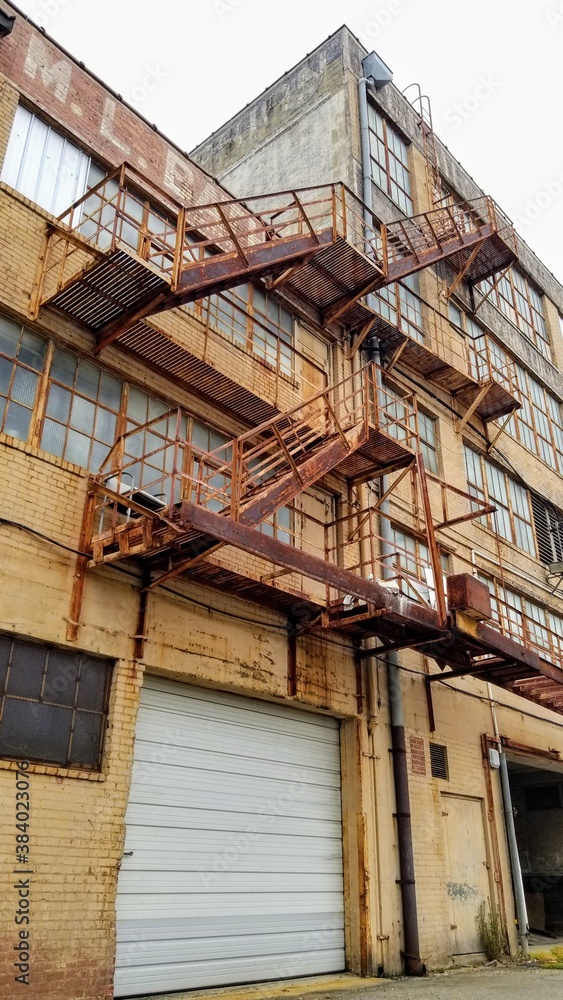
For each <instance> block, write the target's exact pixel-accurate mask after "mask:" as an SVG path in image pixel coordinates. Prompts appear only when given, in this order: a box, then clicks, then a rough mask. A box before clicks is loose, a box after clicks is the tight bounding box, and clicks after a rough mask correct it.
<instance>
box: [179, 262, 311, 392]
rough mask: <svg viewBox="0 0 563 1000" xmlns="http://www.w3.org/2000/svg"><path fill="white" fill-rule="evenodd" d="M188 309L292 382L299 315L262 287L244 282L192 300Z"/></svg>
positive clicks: (241, 348) (237, 345) (254, 357)
mask: <svg viewBox="0 0 563 1000" xmlns="http://www.w3.org/2000/svg"><path fill="white" fill-rule="evenodd" d="M241 289H244V290H245V292H244V294H241ZM260 296H263V299H264V308H263V309H261V308H260V307H259V305H258V301H259V297H260ZM270 305H272V306H273V307H275V309H276V310H277V312H278V321H277V322H276V321H274V319H273V318H271V317H270V316H269V309H270ZM186 309H189V310H190V311H191V312H194V313H195V315H196V316H197V317H198V319H200V320H201V321H202V322H203V323H205V325H206V326H207V325H209V326H210V327H211V328H212V329H213V330H215V331H216V332H217V333H219V335H220V336H223V337H225V338H226V339H227V340H228V341H229V342H230V343H232V344H233V345H234V346H235V347H238V348H239V350H243V351H245V352H247V353H249V354H251V355H252V357H253V359H255V360H257V361H260V362H261V363H262V364H265V365H267V366H268V367H269V368H271V369H272V370H274V371H278V372H279V374H280V375H282V376H283V377H284V378H287V379H289V380H290V381H293V379H294V378H295V314H294V313H293V312H292V310H291V309H288V307H287V306H286V305H285V304H284V303H283V302H282V301H281V300H280V299H279V298H278V297H277V296H275V295H272V294H271V293H270V292H268V291H267V290H266V289H265V288H262V286H260V285H258V284H257V283H255V282H252V281H248V282H244V283H242V284H240V285H237V286H235V288H232V289H230V290H229V291H226V292H219V293H217V294H215V295H209V296H206V297H205V298H203V299H199V300H197V301H196V302H193V303H190V304H189V305H187V306H186ZM283 314H285V316H287V317H288V320H289V323H288V325H289V326H290V329H285V328H284V326H283V319H282V316H283ZM225 317H226V322H225ZM229 319H230V321H229Z"/></svg>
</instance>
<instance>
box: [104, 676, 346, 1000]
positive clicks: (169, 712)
mask: <svg viewBox="0 0 563 1000" xmlns="http://www.w3.org/2000/svg"><path fill="white" fill-rule="evenodd" d="M126 824H127V835H126V843H125V855H124V858H123V864H122V868H121V872H120V876H119V883H118V894H117V959H116V977H115V993H116V996H118V997H126V996H136V995H143V994H150V993H160V992H166V991H173V990H180V989H194V988H203V987H212V986H222V985H228V984H236V983H245V982H258V981H260V980H271V979H284V978H294V977H299V976H307V975H316V974H321V973H330V972H339V971H341V970H343V969H344V966H345V958H344V898H343V875H342V826H341V802H340V747H339V732H338V724H337V723H336V722H335V721H334V720H333V719H328V718H325V717H321V716H317V715H312V714H309V713H304V712H299V711H296V710H295V709H292V708H289V709H288V708H284V707H280V706H277V705H269V704H267V703H265V702H259V701H251V700H250V699H247V698H242V697H239V696H236V695H229V694H224V693H222V692H216V691H208V690H206V689H203V688H190V687H188V686H186V685H182V684H177V683H174V682H172V681H162V680H158V679H155V678H147V680H146V681H145V685H144V687H143V689H142V692H141V705H140V710H139V719H138V723H137V731H136V741H135V759H134V766H133V776H132V785H131V793H130V798H129V805H128V809H127V816H126Z"/></svg>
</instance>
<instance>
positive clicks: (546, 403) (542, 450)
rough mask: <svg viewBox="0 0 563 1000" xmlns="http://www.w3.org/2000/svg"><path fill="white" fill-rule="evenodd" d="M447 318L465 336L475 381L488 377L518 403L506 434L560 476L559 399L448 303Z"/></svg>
mask: <svg viewBox="0 0 563 1000" xmlns="http://www.w3.org/2000/svg"><path fill="white" fill-rule="evenodd" d="M449 317H450V322H451V323H452V324H453V325H454V326H456V327H459V328H460V329H461V330H463V331H464V332H467V334H468V341H467V343H468V347H469V367H470V371H471V374H472V375H473V376H474V377H475V378H488V377H491V376H492V377H493V378H495V379H496V380H497V381H498V382H501V383H502V384H503V385H505V387H506V388H507V389H509V391H510V392H512V393H514V394H515V395H516V397H517V399H518V400H519V402H520V403H521V404H522V405H521V408H520V409H519V410H516V411H515V412H514V414H513V416H512V418H511V419H510V420H509V422H508V423H507V424H506V426H505V430H506V433H507V434H510V435H511V436H512V437H514V438H516V440H517V441H520V443H521V444H523V445H524V447H525V448H528V449H529V450H530V451H533V452H534V454H536V455H538V456H539V457H540V458H541V459H542V461H544V462H545V463H546V464H547V465H549V466H550V468H552V469H556V470H557V471H558V472H561V473H563V412H562V408H561V403H560V402H559V400H558V399H556V398H555V396H553V395H552V394H551V393H550V392H548V390H547V389H545V388H544V386H543V385H541V383H540V382H538V381H537V379H535V378H534V377H533V375H531V374H530V372H528V371H526V369H525V368H523V367H522V366H521V365H519V364H517V363H516V362H515V361H514V360H513V358H511V356H510V355H509V354H508V352H507V351H506V350H505V349H504V348H503V347H501V346H500V344H497V342H496V341H495V340H494V339H493V338H492V337H491V336H490V335H489V334H488V333H487V332H486V331H485V330H483V329H482V328H481V327H480V326H478V325H477V323H475V321H474V320H473V319H471V317H470V316H466V315H465V314H464V313H462V312H461V310H459V309H458V308H457V306H455V305H454V304H453V303H452V302H450V304H449Z"/></svg>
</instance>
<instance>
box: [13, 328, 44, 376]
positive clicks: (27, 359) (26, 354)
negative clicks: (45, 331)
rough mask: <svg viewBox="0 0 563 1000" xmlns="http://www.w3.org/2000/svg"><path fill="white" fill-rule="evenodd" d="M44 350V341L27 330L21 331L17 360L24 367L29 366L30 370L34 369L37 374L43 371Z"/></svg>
mask: <svg viewBox="0 0 563 1000" xmlns="http://www.w3.org/2000/svg"><path fill="white" fill-rule="evenodd" d="M46 350H47V341H46V340H43V338H42V337H38V336H37V334H35V333H31V332H30V331H29V330H24V331H23V333H22V339H21V344H20V351H19V355H18V359H19V360H20V361H21V362H23V364H24V365H29V367H30V368H35V370H36V371H38V372H40V371H43V365H44V363H45V352H46Z"/></svg>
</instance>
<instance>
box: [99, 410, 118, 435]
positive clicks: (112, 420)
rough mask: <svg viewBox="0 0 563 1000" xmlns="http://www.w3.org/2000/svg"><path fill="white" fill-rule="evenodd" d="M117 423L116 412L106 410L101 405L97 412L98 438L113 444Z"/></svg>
mask: <svg viewBox="0 0 563 1000" xmlns="http://www.w3.org/2000/svg"><path fill="white" fill-rule="evenodd" d="M116 425H117V418H116V416H115V413H110V411H109V410H104V409H103V408H102V407H101V406H99V407H98V412H97V414H96V427H95V435H96V437H97V438H98V440H99V441H106V442H107V443H108V444H113V441H114V439H115V430H116Z"/></svg>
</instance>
